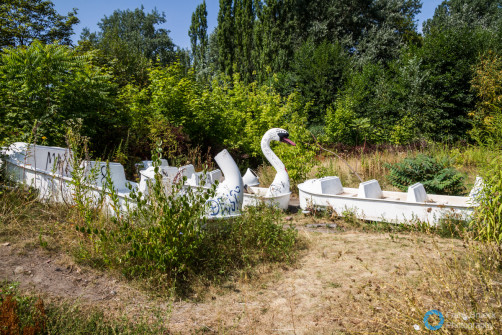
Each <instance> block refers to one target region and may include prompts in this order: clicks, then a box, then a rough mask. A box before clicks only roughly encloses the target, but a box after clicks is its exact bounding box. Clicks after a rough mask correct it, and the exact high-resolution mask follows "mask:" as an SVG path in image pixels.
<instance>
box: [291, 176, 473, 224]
mask: <svg viewBox="0 0 502 335" xmlns="http://www.w3.org/2000/svg"><path fill="white" fill-rule="evenodd" d="M481 187H482V180H481V178H479V177H478V178H477V179H476V184H475V186H474V188H473V190H472V191H471V193H470V195H469V196H467V197H459V196H447V195H435V194H427V193H426V192H425V189H424V186H423V185H422V184H420V183H416V184H414V185H411V186H410V187H409V188H408V192H391V191H382V190H381V188H380V185H379V184H378V181H377V180H370V181H367V182H363V183H361V184H359V188H349V187H343V186H342V183H341V181H340V179H339V178H338V177H336V176H331V177H324V178H319V179H310V180H307V181H305V182H304V183H302V184H300V185H298V189H299V193H300V194H299V196H300V207H301V208H302V209H303V210H312V209H313V208H316V207H321V208H322V207H324V208H326V207H329V208H330V209H331V210H333V211H334V213H335V214H337V215H339V216H343V215H345V214H347V213H351V214H355V215H356V217H357V218H359V219H363V220H371V221H384V222H390V223H413V222H417V221H419V222H426V223H429V224H431V225H436V224H437V223H438V222H440V220H442V219H448V218H450V219H459V220H469V218H470V217H471V215H472V213H473V211H474V208H475V206H476V199H475V198H476V194H477V193H478V192H479V191H480V189H481Z"/></svg>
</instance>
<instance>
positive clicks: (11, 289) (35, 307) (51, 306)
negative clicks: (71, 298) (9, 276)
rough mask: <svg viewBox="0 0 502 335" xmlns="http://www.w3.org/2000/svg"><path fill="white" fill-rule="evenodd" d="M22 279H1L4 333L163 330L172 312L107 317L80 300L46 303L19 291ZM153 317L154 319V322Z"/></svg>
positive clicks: (0, 316) (0, 322) (73, 334)
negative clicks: (132, 317)
mask: <svg viewBox="0 0 502 335" xmlns="http://www.w3.org/2000/svg"><path fill="white" fill-rule="evenodd" d="M19 291H20V290H19V283H17V282H7V281H3V282H0V329H2V334H62V335H64V334H69V335H70V334H71V335H76V334H103V335H105V334H106V335H112V334H160V333H166V332H167V329H166V327H165V325H164V324H163V323H164V321H165V319H166V318H168V316H167V317H166V316H164V317H160V316H157V315H156V319H154V320H152V318H151V315H149V316H148V317H145V316H143V315H142V316H140V317H139V318H138V317H136V318H135V320H130V319H128V317H127V316H123V317H122V318H120V319H115V318H110V317H109V316H107V317H105V315H104V313H103V312H102V311H100V310H98V309H95V308H92V309H89V308H85V307H82V306H80V305H79V304H78V303H73V304H72V303H68V302H64V303H58V302H50V303H44V301H43V300H42V299H41V298H36V297H34V296H30V295H24V294H21V293H20V292H19ZM152 321H153V322H152Z"/></svg>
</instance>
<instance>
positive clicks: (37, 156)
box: [0, 142, 244, 218]
mask: <svg viewBox="0 0 502 335" xmlns="http://www.w3.org/2000/svg"><path fill="white" fill-rule="evenodd" d="M0 152H1V153H2V154H3V155H4V158H3V161H2V160H0V166H1V165H3V164H5V171H6V174H7V176H8V178H10V179H11V180H13V181H15V182H17V183H21V184H24V185H27V186H30V187H33V188H35V189H37V190H38V198H39V199H40V200H44V201H53V202H58V203H68V204H73V203H74V197H75V194H76V187H77V186H76V185H75V180H74V176H75V174H76V172H75V171H76V170H77V169H74V167H73V166H72V163H71V162H72V152H71V151H70V150H68V149H65V148H60V147H51V146H42V145H29V144H27V143H24V142H17V143H14V144H12V145H10V146H9V147H7V148H3V149H2V150H1V151H0ZM214 159H215V162H216V163H217V164H218V166H219V167H220V169H221V170H217V171H215V172H213V173H212V174H210V175H209V176H207V177H206V178H209V180H210V179H211V178H213V179H215V180H216V178H220V179H221V177H223V176H224V177H225V181H224V182H222V183H220V184H218V187H217V188H216V195H215V196H214V197H212V198H210V199H208V200H207V202H206V217H208V218H229V217H235V216H239V215H240V214H241V209H242V202H243V190H244V185H243V183H242V177H241V174H240V171H239V168H238V166H237V164H236V163H235V161H234V159H233V158H232V156H231V155H230V153H229V152H228V151H227V150H223V151H221V152H220V153H219V154H218V155H216V157H215V158H214ZM82 166H83V167H84V169H83V171H84V176H83V178H82V179H83V180H84V183H85V185H83V186H84V188H85V190H86V191H85V192H86V194H85V196H86V198H88V199H91V203H97V201H98V199H100V197H102V196H103V194H105V193H106V192H105V191H106V189H105V188H106V184H107V183H111V184H112V187H113V189H114V190H115V192H116V195H117V197H118V207H119V209H118V210H119V212H120V213H126V212H127V211H128V210H129V209H130V208H132V207H131V206H134V203H135V202H134V200H133V199H132V198H131V197H130V194H131V192H133V191H140V192H142V193H143V194H145V193H147V192H148V187H149V186H148V183H147V179H148V178H149V177H151V175H149V174H148V173H142V174H141V178H140V182H139V184H138V183H136V182H133V181H128V180H126V177H125V172H124V167H123V166H122V164H120V163H106V162H99V161H83V162H82ZM161 167H162V168H161V169H160V170H161V171H162V176H163V182H164V180H168V181H172V180H171V179H169V178H167V177H169V176H170V175H169V173H171V174H172V173H174V170H173V169H171V170H169V169H168V168H169V166H168V165H167V161H165V160H163V161H162V162H161ZM192 168H193V166H192ZM78 170H80V169H78ZM145 171H148V172H152V171H153V172H154V168H153V166H150V167H148V168H147V169H145ZM190 172H191V170H190V167H183V169H178V168H176V174H174V175H175V176H176V175H179V174H180V173H181V174H184V175H188V174H190ZM190 177H191V178H190V180H193V183H195V182H197V183H198V182H199V180H200V179H201V175H200V174H190ZM104 203H105V204H106V208H107V211H108V213H110V214H114V212H115V211H117V209H116V208H115V209H114V208H112V206H114V205H113V204H112V202H111V200H110V199H109V196H106V199H105V202H104Z"/></svg>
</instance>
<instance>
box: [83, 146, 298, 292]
mask: <svg viewBox="0 0 502 335" xmlns="http://www.w3.org/2000/svg"><path fill="white" fill-rule="evenodd" d="M161 151H162V149H161V148H157V150H156V153H155V154H154V167H155V179H154V180H150V181H149V188H148V194H142V193H141V192H137V191H132V193H131V195H130V202H129V204H128V212H127V213H124V212H123V211H121V210H119V209H118V206H116V207H117V210H116V212H115V217H114V218H113V219H112V220H111V222H110V221H106V222H102V221H94V222H93V221H88V222H85V223H84V224H82V225H80V226H78V227H77V230H78V231H80V232H82V233H84V234H87V235H89V236H90V237H91V239H92V241H93V243H94V247H95V249H96V250H98V252H99V253H100V254H101V257H102V258H103V260H104V261H105V264H110V265H112V266H116V267H119V268H121V269H122V271H123V272H124V273H125V274H126V275H127V276H129V277H133V278H147V279H149V280H150V281H151V283H153V284H156V285H159V284H160V285H165V284H168V285H172V284H173V283H177V285H178V284H179V288H185V287H186V286H187V285H188V286H189V282H190V279H191V278H193V277H194V276H202V277H207V278H209V279H211V278H214V277H220V276H222V275H229V274H231V273H233V272H234V271H235V270H236V269H240V268H250V267H252V266H254V265H256V264H257V263H260V262H290V261H292V260H293V259H294V257H295V250H296V248H297V233H296V231H295V230H294V229H292V228H290V229H286V230H285V229H283V227H282V224H281V223H280V222H281V220H280V219H281V214H280V213H279V212H278V211H276V210H274V209H269V208H261V209H251V210H250V212H248V213H245V214H244V215H243V216H242V217H239V218H235V219H233V220H225V221H219V220H218V221H209V220H207V219H206V217H205V213H206V210H207V208H206V201H207V199H209V198H210V197H212V196H214V194H215V193H214V192H215V188H216V185H214V186H213V187H212V188H199V189H195V188H190V187H188V188H187V187H184V186H183V183H184V181H185V180H184V179H183V178H178V179H177V178H175V179H174V180H173V181H172V182H169V181H166V180H165V179H163V177H162V175H161V173H160V171H159V165H160V157H161V155H160V153H161ZM110 190H111V189H110V188H109V187H107V192H110ZM109 197H110V199H111V203H113V202H114V199H113V192H111V193H110V194H109ZM258 213H260V214H259V215H258Z"/></svg>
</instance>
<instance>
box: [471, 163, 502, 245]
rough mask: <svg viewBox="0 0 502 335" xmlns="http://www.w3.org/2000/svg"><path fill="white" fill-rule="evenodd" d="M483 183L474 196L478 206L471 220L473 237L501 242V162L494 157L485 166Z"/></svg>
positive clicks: (491, 241)
mask: <svg viewBox="0 0 502 335" xmlns="http://www.w3.org/2000/svg"><path fill="white" fill-rule="evenodd" d="M482 176H483V185H482V188H481V189H480V190H478V194H477V197H476V202H478V203H479V206H478V207H476V213H475V216H474V220H473V222H472V226H473V230H474V237H475V238H476V239H479V240H481V241H487V242H490V243H497V244H500V243H501V242H502V164H501V163H500V159H494V160H493V161H491V162H490V164H489V165H488V166H487V167H485V169H484V171H483V173H482Z"/></svg>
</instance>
